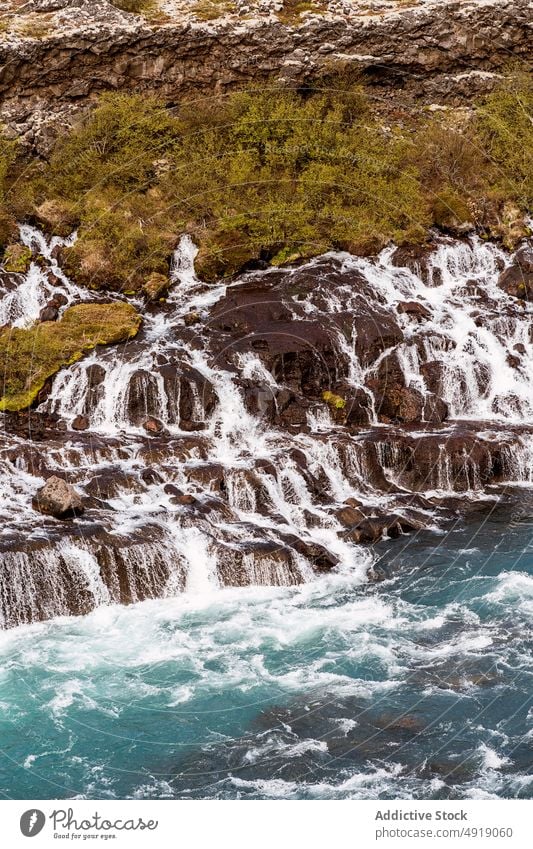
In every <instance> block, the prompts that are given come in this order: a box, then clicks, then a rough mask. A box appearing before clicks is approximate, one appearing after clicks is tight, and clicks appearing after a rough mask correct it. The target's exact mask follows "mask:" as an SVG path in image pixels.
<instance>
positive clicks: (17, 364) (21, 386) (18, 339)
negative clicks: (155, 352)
mask: <svg viewBox="0 0 533 849" xmlns="http://www.w3.org/2000/svg"><path fill="white" fill-rule="evenodd" d="M140 324H141V316H140V315H139V314H138V313H137V312H136V311H135V309H134V308H133V307H132V306H131V305H130V304H124V303H109V304H78V305H77V306H74V307H70V308H69V309H67V310H65V312H64V314H63V317H62V318H61V320H60V321H45V322H42V323H40V324H35V325H33V327H29V328H27V329H21V328H16V327H11V328H10V327H8V328H5V329H4V330H3V331H2V332H0V361H1V364H2V371H3V393H4V394H3V396H2V398H1V399H0V410H11V411H16V410H23V409H25V408H26V407H29V406H30V405H31V404H32V403H33V401H34V400H35V398H36V397H37V394H38V393H39V391H40V390H41V389H42V387H43V386H44V384H45V382H46V381H47V379H48V378H49V377H51V376H52V375H54V374H56V372H57V371H59V369H61V368H63V367H64V366H68V365H71V364H72V363H74V362H76V361H77V360H79V359H81V358H82V357H83V356H84V355H85V354H87V353H88V352H89V351H90V350H92V349H93V348H94V347H95V346H96V345H108V344H111V343H115V342H124V341H126V340H127V339H131V338H132V337H133V336H135V335H136V333H137V331H138V330H139V327H140Z"/></svg>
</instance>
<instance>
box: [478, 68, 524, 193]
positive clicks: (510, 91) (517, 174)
mask: <svg viewBox="0 0 533 849" xmlns="http://www.w3.org/2000/svg"><path fill="white" fill-rule="evenodd" d="M476 131H477V133H478V135H479V138H480V140H481V143H482V144H483V146H484V148H485V150H486V152H487V154H488V155H489V157H490V159H491V161H492V162H493V164H494V166H495V168H494V182H495V183H496V184H497V185H498V187H499V188H500V190H501V191H502V193H504V194H506V195H507V196H509V195H513V196H514V198H515V199H517V200H518V201H519V202H520V203H521V204H522V205H523V206H525V207H529V208H530V207H531V205H532V204H533V78H532V77H531V75H527V74H523V73H520V74H513V75H511V76H510V77H509V78H508V79H507V80H505V82H504V83H503V84H502V85H501V86H500V87H499V88H498V89H496V91H494V92H493V93H492V94H491V95H490V96H489V97H487V99H486V101H485V103H484V104H483V105H482V106H481V107H480V108H479V109H478V111H477V116H476Z"/></svg>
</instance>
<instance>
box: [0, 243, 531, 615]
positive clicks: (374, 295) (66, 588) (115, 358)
mask: <svg viewBox="0 0 533 849" xmlns="http://www.w3.org/2000/svg"><path fill="white" fill-rule="evenodd" d="M21 238H22V240H23V242H24V244H26V245H27V246H29V247H31V248H32V250H33V251H34V254H35V255H36V256H39V257H40V259H39V262H38V263H37V262H33V263H32V265H31V268H30V270H29V272H28V274H27V275H26V276H25V277H22V278H20V279H19V280H18V281H17V282H18V285H17V286H16V287H15V288H14V289H13V290H11V291H9V292H7V293H6V296H5V298H4V309H5V318H6V319H7V318H8V317H9V316H11V319H12V320H14V321H15V323H17V324H19V325H24V324H25V323H28V322H31V321H33V320H35V319H36V315H38V311H39V309H40V308H42V306H43V304H44V303H45V302H46V298H47V297H49V296H50V294H51V293H53V287H52V286H51V281H52V282H53V286H54V287H55V288H56V290H57V289H58V288H59V289H60V290H61V291H62V292H63V293H64V294H65V296H66V298H67V299H68V302H69V303H72V302H73V300H74V301H75V300H79V299H80V298H81V297H84V298H87V293H83V294H82V293H81V292H80V291H79V289H77V287H76V286H74V285H73V284H71V283H70V282H69V281H68V279H67V278H66V277H65V275H64V274H63V273H62V272H61V269H60V268H59V266H58V264H57V261H56V260H55V259H54V256H55V252H54V250H53V248H54V247H55V246H56V242H57V243H58V244H59V240H53V241H52V243H50V244H48V243H47V242H46V240H45V239H44V237H43V236H42V235H41V234H40V233H39V232H37V231H36V230H34V229H32V228H30V227H28V226H24V227H23V228H22V229H21ZM72 238H75V237H72ZM195 251H196V249H195V247H194V245H193V244H192V242H191V240H190V239H189V238H188V237H184V238H183V239H182V241H181V243H180V246H179V248H178V250H177V251H176V255H175V257H174V261H173V264H172V269H171V280H172V282H173V288H172V289H171V292H170V295H169V297H168V299H167V301H166V302H165V303H164V304H163V305H162V306H161V307H160V308H157V306H156V307H153V306H152V307H150V308H149V309H148V310H146V311H145V313H144V323H143V329H142V332H141V334H140V335H139V336H138V337H137V338H135V339H134V340H132V341H130V342H128V343H125V344H124V345H122V346H120V347H119V348H101V349H97V350H96V351H94V352H93V353H92V354H91V355H90V356H88V357H86V358H85V359H84V360H82V361H80V362H79V363H76V364H74V365H73V366H71V367H70V368H67V369H64V370H63V371H61V372H60V373H59V374H58V375H57V376H56V378H55V380H54V382H53V385H52V388H51V390H50V392H49V395H48V397H47V399H46V400H45V401H44V402H43V403H42V404H41V407H40V408H39V409H38V412H39V413H40V414H42V415H43V416H46V415H48V416H53V417H54V421H55V422H56V427H55V430H54V432H53V433H51V434H49V436H48V438H47V440H46V441H45V442H42V441H41V442H35V441H32V440H31V434H28V436H30V438H29V439H28V438H26V435H25V434H24V435H22V436H21V435H19V436H7V434H6V436H5V438H4V446H3V449H2V457H3V460H2V466H3V470H4V482H5V484H6V485H5V487H4V504H3V508H2V518H3V521H4V530H3V533H2V538H3V540H4V541H5V542H2V540H1V539H0V543H1V544H2V547H3V576H2V579H1V586H2V599H3V608H2V617H3V618H2V621H3V622H4V624H5V625H6V626H8V625H13V624H17V623H19V622H27V621H32V620H34V619H38V618H43V617H44V618H47V617H49V616H53V615H58V614H63V613H65V612H69V610H71V611H72V612H75V613H79V612H84V611H86V610H89V609H91V607H94V606H98V605H101V604H107V603H111V602H117V601H118V602H131V601H135V600H137V599H142V598H145V597H153V596H165V595H168V594H169V593H173V592H177V591H179V592H181V591H185V592H187V591H192V590H193V588H194V589H195V590H198V588H201V587H204V588H207V587H211V588H216V587H218V586H220V585H222V586H223V585H227V584H238V585H240V584H247V583H256V582H260V583H265V584H281V585H283V584H293V583H295V582H296V583H297V582H300V581H305V580H308V579H309V577H310V575H312V574H313V572H316V571H323V570H324V569H331V568H336V569H341V570H342V569H346V568H349V569H351V570H353V572H354V573H355V574H357V575H358V576H359V579H360V580H362V579H363V578H364V576H365V573H366V571H367V569H368V567H369V565H370V563H371V561H372V555H371V554H370V553H369V550H368V549H364V548H362V547H361V545H358V543H359V542H361V541H362V542H365V541H371V540H372V539H377V538H379V536H380V535H382V534H385V535H387V534H388V535H389V536H390V535H395V534H396V533H398V532H400V533H402V532H405V531H406V530H409V529H411V530H416V529H417V528H420V527H423V526H434V524H435V521H438V510H439V508H440V506H441V505H440V504H439V503H438V498H439V497H440V498H441V502H442V496H443V495H448V496H449V495H451V494H453V493H454V492H463V493H466V494H467V495H469V497H472V496H476V495H477V496H479V494H480V493H482V492H483V490H484V489H486V486H487V485H490V484H492V485H497V484H502V483H505V482H507V483H509V482H516V483H520V482H528V481H531V474H532V473H531V461H530V458H531V445H532V440H531V426H532V425H533V391H532V386H531V379H530V374H531V367H532V365H533V343H532V340H531V338H530V336H531V314H532V311H531V307H530V306H529V305H528V304H526V303H524V302H517V301H516V299H515V298H512V297H510V296H509V295H507V294H506V293H505V292H504V291H503V290H502V289H501V288H500V287H499V286H498V278H499V275H500V273H501V272H502V270H503V269H504V268H506V267H508V266H509V265H510V264H511V262H512V257H510V256H506V255H505V254H504V253H503V252H502V251H501V250H499V249H498V248H496V247H495V246H493V245H488V244H484V243H481V242H480V241H479V240H476V239H473V240H472V241H471V242H468V243H467V242H464V243H456V242H452V241H446V240H442V241H441V243H440V244H439V245H438V246H437V248H436V250H434V251H433V252H432V253H429V254H428V255H427V256H426V257H425V262H424V266H423V267H422V266H420V267H417V266H416V264H413V263H411V267H410V268H408V267H406V266H405V265H402V264H401V262H399V261H398V258H397V255H396V253H395V251H394V249H392V248H391V249H387V250H385V251H384V252H383V253H382V254H381V255H380V256H379V257H378V258H377V259H375V260H367V259H359V258H355V257H351V256H349V255H347V254H329V255H326V256H325V257H322V258H320V259H318V260H314V261H311V262H309V263H308V264H307V265H305V266H303V267H301V268H298V269H292V270H291V269H288V270H279V271H276V270H271V271H266V272H252V273H249V274H248V275H244V276H243V277H242V278H241V280H238V281H236V282H235V283H232V284H231V285H229V286H226V285H219V286H212V287H210V286H206V285H204V284H202V283H201V282H200V281H198V280H197V278H196V277H195V274H194V265H193V261H194V255H195ZM12 282H13V281H12V280H10V285H11V284H12ZM112 297H120V296H119V295H115V296H112ZM15 305H16V309H15ZM136 306H137V307H138V308H139V309H141V308H142V304H141V302H140V301H139V302H137V303H136ZM331 389H333V390H334V391H333V392H332V391H329V396H328V394H327V390H331ZM324 392H326V395H324ZM330 396H331V397H332V398H333V404H331V403H328V401H327V399H328V398H329V397H330ZM325 399H326V400H325ZM336 399H340V400H338V403H337V401H336ZM398 399H399V400H398ZM430 399H433V400H432V401H431V402H430ZM336 403H337V406H335V404H336ZM438 405H440V406H438ZM435 410H438V415H437V414H436V413H435ZM391 411H392V412H391ZM80 417H81V418H83V419H84V420H85V421H84V428H85V429H84V430H83V431H82V432H80V431H74V430H71V429H70V427H71V425H72V423H73V422H75V421H76V419H77V418H80ZM149 420H152V421H153V422H155V432H152V433H151V434H150V435H148V434H147V432H146V422H147V421H149ZM469 422H471V423H472V424H469ZM479 422H485V423H486V424H483V427H482V429H480V427H479ZM488 423H490V427H489V426H488ZM491 428H492V429H491ZM52 473H56V474H57V473H59V474H60V475H66V476H67V478H68V480H69V481H70V482H71V483H73V484H75V485H76V486H77V487H78V489H79V491H81V492H82V493H84V495H85V497H86V503H87V509H86V512H85V514H84V516H83V517H82V518H80V519H79V520H76V521H74V522H70V523H66V524H65V523H62V522H61V521H59V520H55V519H44V518H43V517H41V516H39V515H38V514H36V513H35V511H34V510H33V509H32V506H31V498H32V495H33V494H34V493H35V491H36V489H37V488H38V486H39V485H41V484H42V483H44V481H45V479H46V477H47V476H49V475H50V474H52ZM415 494H416V497H415ZM432 499H433V500H432ZM436 499H437V500H436ZM346 502H347V505H346ZM347 507H348V509H347ZM350 511H351V512H350ZM354 511H355V512H354ZM357 511H359V514H360V515H359V514H358V512H357ZM436 511H437V512H436ZM361 522H362V524H363V525H364V526H365V527H364V532H363V533H361V532H360V530H359V531H357V530H354V527H353V526H354V525H360V524H361ZM368 522H370V523H372V522H374V524H373V525H372V524H371V525H370V527H369V526H368ZM365 523H366V525H365ZM65 540H66V542H65ZM65 545H67V550H68V551H74V550H76V551H78V552H82V553H81V554H78V555H77V556H76V557H74V556H67V555H65ZM28 546H29V547H31V555H30V554H28ZM69 546H70V548H69ZM147 552H151V553H150V554H148V553H147ZM28 557H30V558H31V562H32V564H33V566H32V571H33V573H34V574H35V577H34V579H33V580H38V581H39V580H41V581H45V582H46V583H47V584H48V585H49V586H52V587H53V588H54V589H53V592H52V593H51V594H50V593H48V594H46V601H43V603H42V604H41V603H40V602H39V600H38V598H37V599H33V600H32V601H26V602H24V603H20V604H14V602H13V599H14V598H21V597H22V595H23V594H21V593H18V592H15V593H13V592H12V590H11V589H10V587H11V585H12V584H13V582H16V583H17V586H21V585H22V584H25V585H26V586H27V579H26V578H25V577H24V576H25V575H27V572H28V568H29V567H28V563H27V562H26V560H27V558H28ZM147 558H148V559H147ZM147 563H148V564H149V565H146V564H147ZM83 564H84V565H83ZM88 564H90V565H88ZM80 570H81V572H80ZM39 572H41V573H42V574H41V576H40V577H39ZM82 573H83V577H82V578H81V577H79V575H81V574H82ZM17 575H20V577H19V578H16V577H15V576H17ZM44 576H46V577H44ZM98 576H99V577H98ZM78 583H80V584H83V587H84V591H83V594H82V595H83V602H80V601H79V600H77V601H73V600H72V599H73V597H74V595H75V592H74V591H73V589H72V587H75V586H76V585H77V584H78ZM26 594H27V593H26ZM36 595H37V596H39V593H37V592H36ZM54 599H56V600H57V603H55V602H54ZM69 599H71V600H70V601H69Z"/></svg>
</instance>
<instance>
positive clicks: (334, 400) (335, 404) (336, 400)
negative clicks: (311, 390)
mask: <svg viewBox="0 0 533 849" xmlns="http://www.w3.org/2000/svg"><path fill="white" fill-rule="evenodd" d="M322 400H323V401H325V402H326V403H327V404H328V405H329V406H330V407H332V408H333V409H334V410H343V409H344V407H345V406H346V401H345V400H344V398H342V397H341V396H340V395H335V393H334V392H330V391H329V390H326V391H325V392H323V393H322Z"/></svg>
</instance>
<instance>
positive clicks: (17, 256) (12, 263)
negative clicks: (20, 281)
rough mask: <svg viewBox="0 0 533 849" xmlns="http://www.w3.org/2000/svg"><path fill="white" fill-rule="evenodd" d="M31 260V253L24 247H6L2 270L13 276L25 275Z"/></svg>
mask: <svg viewBox="0 0 533 849" xmlns="http://www.w3.org/2000/svg"><path fill="white" fill-rule="evenodd" d="M31 259H32V252H31V250H30V249H29V248H27V247H26V245H8V246H7V248H6V249H5V252H4V268H5V270H6V271H9V272H13V273H15V274H26V272H27V271H28V269H29V267H30V264H31Z"/></svg>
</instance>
